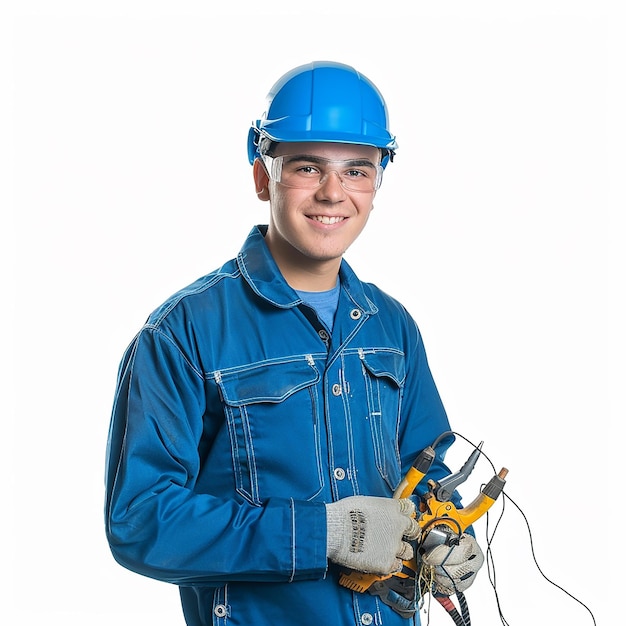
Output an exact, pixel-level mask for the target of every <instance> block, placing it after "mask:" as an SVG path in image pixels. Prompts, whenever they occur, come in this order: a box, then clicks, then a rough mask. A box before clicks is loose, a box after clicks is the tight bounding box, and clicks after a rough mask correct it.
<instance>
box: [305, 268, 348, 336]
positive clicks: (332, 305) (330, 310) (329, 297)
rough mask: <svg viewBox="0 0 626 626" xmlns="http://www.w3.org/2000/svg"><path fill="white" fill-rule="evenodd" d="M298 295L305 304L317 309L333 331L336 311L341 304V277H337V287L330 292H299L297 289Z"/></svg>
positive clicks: (325, 323) (323, 320)
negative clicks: (339, 303) (338, 304)
mask: <svg viewBox="0 0 626 626" xmlns="http://www.w3.org/2000/svg"><path fill="white" fill-rule="evenodd" d="M296 293H297V294H298V295H299V296H300V297H301V298H302V301H303V302H304V303H305V304H308V305H309V306H310V307H312V308H313V309H315V312H316V313H317V314H318V316H319V318H320V319H321V320H322V322H323V323H324V325H325V326H326V328H328V330H330V331H332V329H333V320H334V319H335V311H336V310H337V303H338V302H339V277H337V283H336V284H335V286H334V287H333V288H332V289H330V290H328V291H299V290H297V289H296Z"/></svg>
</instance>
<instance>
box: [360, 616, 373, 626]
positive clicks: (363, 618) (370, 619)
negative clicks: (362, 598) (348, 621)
mask: <svg viewBox="0 0 626 626" xmlns="http://www.w3.org/2000/svg"><path fill="white" fill-rule="evenodd" d="M373 622H374V618H373V617H372V614H371V613H363V615H361V624H363V626H369V625H370V624H372V623H373Z"/></svg>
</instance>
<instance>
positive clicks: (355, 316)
mask: <svg viewBox="0 0 626 626" xmlns="http://www.w3.org/2000/svg"><path fill="white" fill-rule="evenodd" d="M350 317H351V318H352V319H353V320H358V319H360V318H361V311H359V309H352V311H350Z"/></svg>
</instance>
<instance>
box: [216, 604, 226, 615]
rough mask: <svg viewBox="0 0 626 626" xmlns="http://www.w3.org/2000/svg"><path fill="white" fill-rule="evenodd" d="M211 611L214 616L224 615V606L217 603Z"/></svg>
mask: <svg viewBox="0 0 626 626" xmlns="http://www.w3.org/2000/svg"><path fill="white" fill-rule="evenodd" d="M213 613H215V616H216V617H226V607H225V606H224V605H223V604H218V605H217V606H216V607H215V608H214V609H213Z"/></svg>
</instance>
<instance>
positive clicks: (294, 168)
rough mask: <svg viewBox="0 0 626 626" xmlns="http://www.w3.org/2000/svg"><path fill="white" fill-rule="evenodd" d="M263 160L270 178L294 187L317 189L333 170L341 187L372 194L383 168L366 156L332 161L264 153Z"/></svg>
mask: <svg viewBox="0 0 626 626" xmlns="http://www.w3.org/2000/svg"><path fill="white" fill-rule="evenodd" d="M263 162H264V163H265V168H266V169H267V173H268V175H269V177H270V179H271V180H273V181H274V182H277V183H280V184H281V185H284V186H285V187H294V188H296V189H317V188H318V187H319V186H320V185H323V184H324V182H326V180H327V178H328V176H330V175H331V174H333V173H334V174H336V175H337V177H338V178H339V182H340V183H341V185H342V186H343V187H344V189H348V190H350V191H361V192H366V193H372V192H373V191H376V190H377V189H378V188H379V187H380V184H381V182H382V179H383V168H382V167H381V166H380V165H376V164H374V163H372V162H371V161H370V160H369V159H350V160H347V161H331V160H329V159H323V158H321V157H317V156H312V155H306V154H286V155H281V156H277V157H271V156H268V155H266V154H265V155H263Z"/></svg>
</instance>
